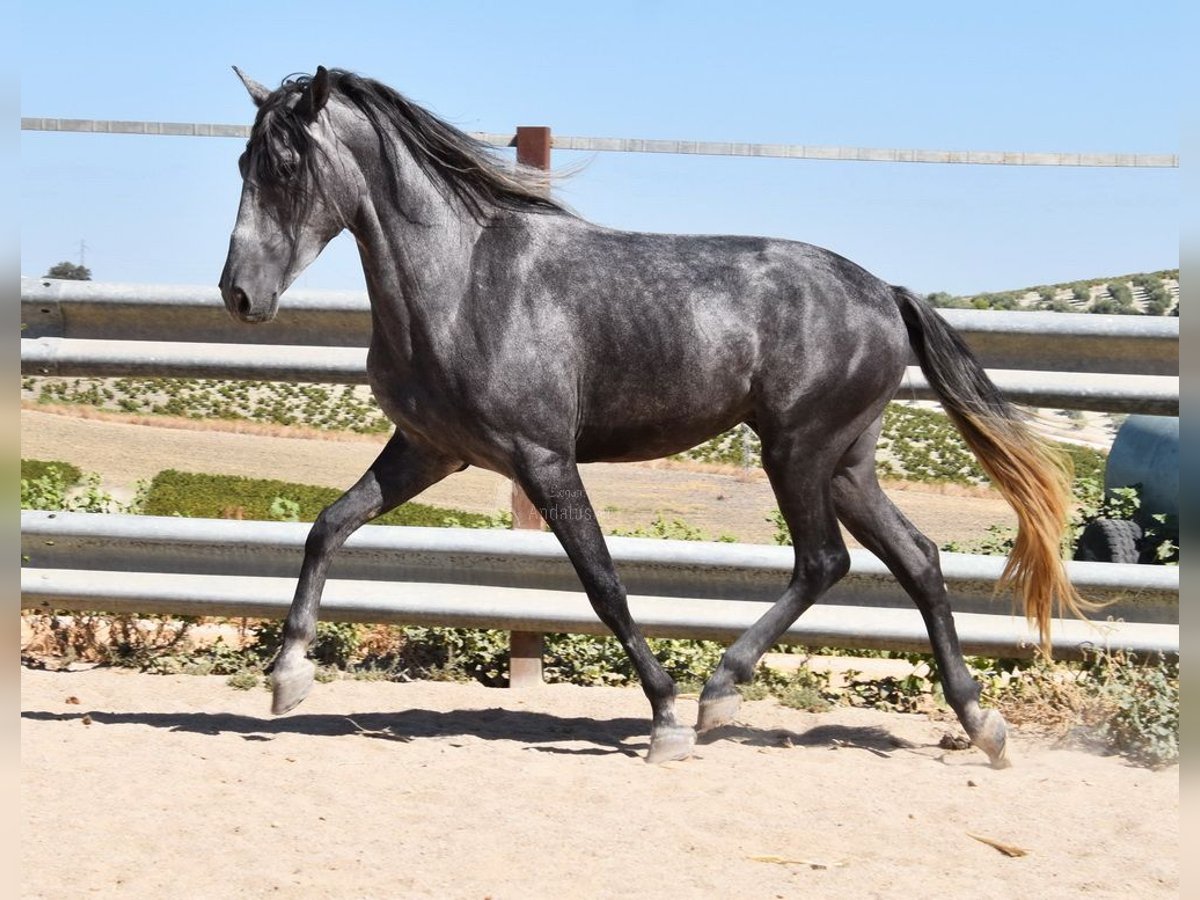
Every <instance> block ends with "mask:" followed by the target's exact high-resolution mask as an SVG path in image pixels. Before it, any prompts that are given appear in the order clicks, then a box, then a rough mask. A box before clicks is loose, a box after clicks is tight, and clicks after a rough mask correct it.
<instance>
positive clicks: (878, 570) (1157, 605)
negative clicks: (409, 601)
mask: <svg viewBox="0 0 1200 900" xmlns="http://www.w3.org/2000/svg"><path fill="white" fill-rule="evenodd" d="M309 528H310V526H309V525H307V524H304V523H288V522H252V521H234V520H226V519H190V518H179V517H154V516H126V515H95V514H87V513H49V512H38V511H33V510H25V511H22V513H21V553H22V556H23V558H25V559H26V560H27V562H26V565H28V566H32V567H37V568H53V569H66V568H82V569H102V568H111V567H112V565H113V562H112V561H113V560H120V565H121V568H122V569H124V570H127V571H138V572H166V573H171V572H174V573H180V572H189V573H196V574H205V575H216V574H222V575H244V576H266V577H286V576H290V577H295V575H296V574H297V573H298V572H299V570H300V562H301V559H302V558H303V553H304V543H305V540H306V538H307V535H308V531H309ZM606 540H607V543H608V546H609V551H610V553H611V555H612V558H613V561H614V564H615V565H616V566H617V568H618V570H619V571H620V574H621V578H622V581H623V583H624V584H625V586H626V587H627V588H628V590H629V591H631V592H632V593H639V594H646V595H654V596H664V597H666V596H679V597H690V598H697V597H699V598H708V599H721V600H736V601H754V602H769V601H773V600H775V599H776V598H777V597H778V596H779V594H780V592H781V591H782V590H783V588H784V587H785V586H786V584H787V582H788V580H789V578H790V576H791V573H792V568H793V565H794V561H795V560H794V556H793V551H792V549H791V548H790V547H776V546H768V545H760V544H725V543H709V542H701V541H674V540H653V539H646V538H629V537H609V538H607V539H606ZM850 558H851V566H850V572H849V574H848V575H847V576H846V577H845V578H843V579H842V581H841V582H839V583H838V585H836V586H835V587H834V588H833V589H832V590H831V591H830V592H829V593H828V594H827V595H826V597H825V598H824V599H823V600H822V603H825V604H831V605H843V606H862V607H900V608H909V607H910V606H911V605H912V604H911V601H910V600H909V598H908V596H907V595H906V594H905V593H904V592H903V591H902V590H901V589H900V587H899V586H898V584H897V583H896V581H895V579H894V578H893V577H892V575H891V573H890V572H889V571H888V570H887V568H886V567H885V566H884V565H883V563H882V562H880V561H879V559H877V558H876V557H875V556H874V555H872V554H871V553H869V552H868V551H866V550H852V551H850ZM941 558H942V574H943V577H944V579H945V582H946V584H947V586H948V588H949V590H950V594H951V598H952V602H953V604H954V608H955V609H956V610H960V611H966V612H974V613H994V612H996V611H997V610H1000V611H1004V612H1007V611H1008V610H1009V608H1010V606H1011V601H1010V600H1009V599H1008V598H1007V597H1000V598H997V597H996V596H995V586H996V582H997V580H998V579H999V577H1000V573H1001V570H1002V569H1003V565H1004V559H1003V558H1002V557H994V556H977V555H971V554H963V553H943V554H942V555H941ZM1067 570H1068V574H1069V575H1070V577H1071V579H1072V581H1073V582H1074V583H1075V585H1076V587H1077V588H1078V589H1079V590H1080V591H1081V592H1082V593H1083V594H1084V595H1085V596H1086V597H1088V598H1090V599H1092V600H1095V601H1097V602H1101V603H1106V604H1108V606H1107V607H1106V609H1105V610H1104V613H1103V615H1104V616H1111V617H1115V618H1122V619H1125V620H1127V621H1140V622H1177V621H1178V614H1179V608H1178V606H1179V570H1178V569H1177V568H1175V567H1170V566H1137V565H1116V564H1111V563H1084V562H1070V563H1068V564H1067ZM331 572H332V575H333V577H336V578H343V579H352V580H372V579H375V580H388V581H393V582H405V581H419V582H438V583H443V584H451V583H453V584H460V585H465V586H480V585H493V586H501V587H511V588H520V589H530V590H555V591H579V590H580V587H579V579H578V576H577V575H576V574H575V570H574V569H573V568H572V566H571V564H570V562H569V560H568V559H567V557H566V554H565V553H564V552H563V549H562V546H561V545H560V544H559V542H558V541H557V540H556V539H555V537H554V536H553V535H551V534H549V533H544V532H535V531H509V530H506V529H464V528H415V527H395V526H370V525H369V526H366V527H364V528H360V529H359V530H358V531H357V532H356V533H355V534H354V535H352V536H351V538H350V539H349V540H348V541H347V542H346V545H345V547H344V548H343V549H342V550H340V551H339V552H338V554H337V555H336V556H335V558H334V563H333V567H332V569H331Z"/></svg>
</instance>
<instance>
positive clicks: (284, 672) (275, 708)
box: [271, 658, 317, 716]
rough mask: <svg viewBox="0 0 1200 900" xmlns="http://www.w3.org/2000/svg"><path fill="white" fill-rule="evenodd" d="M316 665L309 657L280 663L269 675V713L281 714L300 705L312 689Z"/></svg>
mask: <svg viewBox="0 0 1200 900" xmlns="http://www.w3.org/2000/svg"><path fill="white" fill-rule="evenodd" d="M316 672H317V667H316V665H314V664H313V662H312V660H309V659H304V658H301V659H298V660H296V661H294V662H289V663H281V664H280V665H278V666H277V667H276V668H275V671H274V673H273V674H272V675H271V687H272V693H271V713H272V714H273V715H276V716H282V715H283V714H284V713H286V712H291V711H292V710H293V709H295V708H296V707H297V706H299V705H300V701H301V700H303V699H304V698H305V697H307V696H308V692H309V691H310V690H312V686H313V676H314V675H316Z"/></svg>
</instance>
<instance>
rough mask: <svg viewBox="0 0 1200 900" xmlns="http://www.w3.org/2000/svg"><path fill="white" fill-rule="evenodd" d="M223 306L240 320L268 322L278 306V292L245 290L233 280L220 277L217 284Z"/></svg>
mask: <svg viewBox="0 0 1200 900" xmlns="http://www.w3.org/2000/svg"><path fill="white" fill-rule="evenodd" d="M218 287H220V289H221V299H222V300H224V301H225V308H226V309H227V310H228V311H229V314H230V315H231V316H233V318H235V319H237V320H239V321H241V322H249V323H252V324H253V323H257V322H269V321H270V320H271V319H273V318H275V312H276V310H277V309H278V308H279V292H278V291H264V290H257V291H255V290H247V289H246V288H244V287H242V286H241V285H239V284H237V283H236V282H235V281H233V280H226V279H225V278H222V279H221V281H220V284H219V285H218Z"/></svg>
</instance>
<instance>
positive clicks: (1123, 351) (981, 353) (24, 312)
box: [21, 278, 1179, 375]
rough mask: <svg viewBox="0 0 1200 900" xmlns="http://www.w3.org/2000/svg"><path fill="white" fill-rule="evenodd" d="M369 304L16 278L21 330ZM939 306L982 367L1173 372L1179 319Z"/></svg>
mask: <svg viewBox="0 0 1200 900" xmlns="http://www.w3.org/2000/svg"><path fill="white" fill-rule="evenodd" d="M370 310H371V307H370V302H369V300H368V299H367V295H366V293H365V292H363V291H303V290H289V291H288V292H287V293H286V294H285V295H284V297H283V301H282V303H281V304H280V309H279V315H278V316H277V317H276V318H275V319H274V320H273V321H272V322H270V323H269V324H264V325H258V326H250V325H246V324H244V323H241V322H237V321H235V320H234V319H233V318H232V317H230V316H229V314H228V313H227V312H226V311H225V305H224V303H223V302H222V301H221V295H220V292H219V291H218V290H217V288H215V287H205V286H201V285H159V284H121V283H104V282H91V281H69V280H56V279H50V278H22V279H21V321H22V322H23V323H24V325H25V330H24V332H23V333H22V334H23V336H24V337H27V338H38V337H62V338H76V339H93V340H99V339H106V340H145V341H172V340H176V339H178V338H179V337H180V336H182V335H186V336H187V339H188V340H189V341H197V342H205V343H218V344H240V343H254V344H290V345H297V346H318V345H319V346H334V347H366V346H367V345H368V344H369V343H370V340H371V312H370ZM939 313H940V314H941V315H942V317H943V318H945V319H946V321H947V322H949V323H950V324H951V325H952V326H954V328H955V329H957V330H958V332H959V334H961V335H962V337H963V338H964V339H965V340H966V341H967V343H968V344H969V345H970V347H971V349H972V350H973V351H974V352H975V354H976V355H977V356H978V357H979V359H980V361H981V362H982V363H983V364H984V366H985V367H987V368H989V369H1030V370H1043V371H1061V372H1076V373H1078V372H1098V373H1124V374H1131V375H1176V374H1178V372H1179V319H1177V318H1174V317H1158V316H1110V315H1096V314H1091V313H1088V314H1071V313H1053V312H1023V311H1014V312H1000V311H997V310H975V309H972V310H965V309H944V310H939Z"/></svg>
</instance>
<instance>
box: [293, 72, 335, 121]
mask: <svg viewBox="0 0 1200 900" xmlns="http://www.w3.org/2000/svg"><path fill="white" fill-rule="evenodd" d="M328 101H329V70H328V69H326V68H325V67H324V66H317V74H316V75H314V76H313V77H312V81H310V82H309V83H308V90H306V91H305V92H304V96H303V97H302V98H300V105H301V107H302V109H303V110H304V114H305V115H306V116H307V117H308V118H309V119H315V118H316V117H317V113H319V112H320V111H321V110H323V109H324V108H325V104H326V103H327V102H328Z"/></svg>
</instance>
